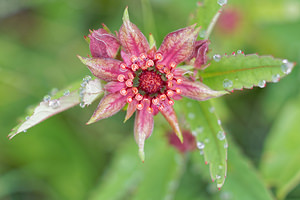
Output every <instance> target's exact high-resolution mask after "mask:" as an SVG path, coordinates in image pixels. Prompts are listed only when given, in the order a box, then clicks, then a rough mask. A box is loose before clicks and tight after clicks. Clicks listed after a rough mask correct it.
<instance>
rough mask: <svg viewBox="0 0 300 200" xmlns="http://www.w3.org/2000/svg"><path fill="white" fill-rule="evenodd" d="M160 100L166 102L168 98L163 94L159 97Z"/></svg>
mask: <svg viewBox="0 0 300 200" xmlns="http://www.w3.org/2000/svg"><path fill="white" fill-rule="evenodd" d="M159 98H160V100H162V101H164V100H166V98H167V96H166V95H165V94H162V95H160V96H159Z"/></svg>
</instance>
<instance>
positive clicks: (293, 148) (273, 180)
mask: <svg viewBox="0 0 300 200" xmlns="http://www.w3.org/2000/svg"><path fill="white" fill-rule="evenodd" d="M299 101H300V99H299V98H298V99H296V100H293V101H289V102H287V104H286V106H285V107H284V108H283V110H282V112H281V113H280V114H279V115H278V116H279V117H278V118H277V119H276V121H275V122H274V126H273V127H272V129H271V131H270V134H269V136H268V138H267V140H266V141H267V143H266V145H265V149H264V152H263V156H262V160H261V166H260V169H261V172H262V174H263V177H264V179H265V181H266V182H267V183H268V184H269V185H271V186H273V187H275V188H276V195H277V197H278V199H284V198H285V196H286V195H287V194H288V193H289V192H290V191H291V190H292V189H293V188H294V187H295V186H297V185H298V184H299V183H300V162H299V155H300V145H299V143H300V135H299V130H300V124H299V118H300V109H299V108H300V104H299Z"/></svg>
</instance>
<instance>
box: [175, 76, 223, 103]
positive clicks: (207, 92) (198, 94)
mask: <svg viewBox="0 0 300 200" xmlns="http://www.w3.org/2000/svg"><path fill="white" fill-rule="evenodd" d="M177 87H178V88H180V89H181V94H182V95H183V96H186V97H188V98H191V99H195V100H198V101H204V100H207V99H210V98H214V97H219V96H222V95H224V94H228V92H226V91H215V90H212V89H210V88H209V87H208V86H206V85H204V84H203V83H201V82H198V81H190V80H188V79H184V80H183V82H182V84H180V85H178V86H177Z"/></svg>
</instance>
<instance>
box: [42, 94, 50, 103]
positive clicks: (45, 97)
mask: <svg viewBox="0 0 300 200" xmlns="http://www.w3.org/2000/svg"><path fill="white" fill-rule="evenodd" d="M50 100H51V96H50V95H46V96H44V98H43V101H44V102H48V101H50Z"/></svg>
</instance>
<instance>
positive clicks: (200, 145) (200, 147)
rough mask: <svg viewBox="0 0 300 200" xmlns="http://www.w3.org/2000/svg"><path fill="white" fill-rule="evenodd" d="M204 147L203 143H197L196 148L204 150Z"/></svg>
mask: <svg viewBox="0 0 300 200" xmlns="http://www.w3.org/2000/svg"><path fill="white" fill-rule="evenodd" d="M204 147H205V144H204V143H203V142H197V148H198V149H200V150H201V149H204Z"/></svg>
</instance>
